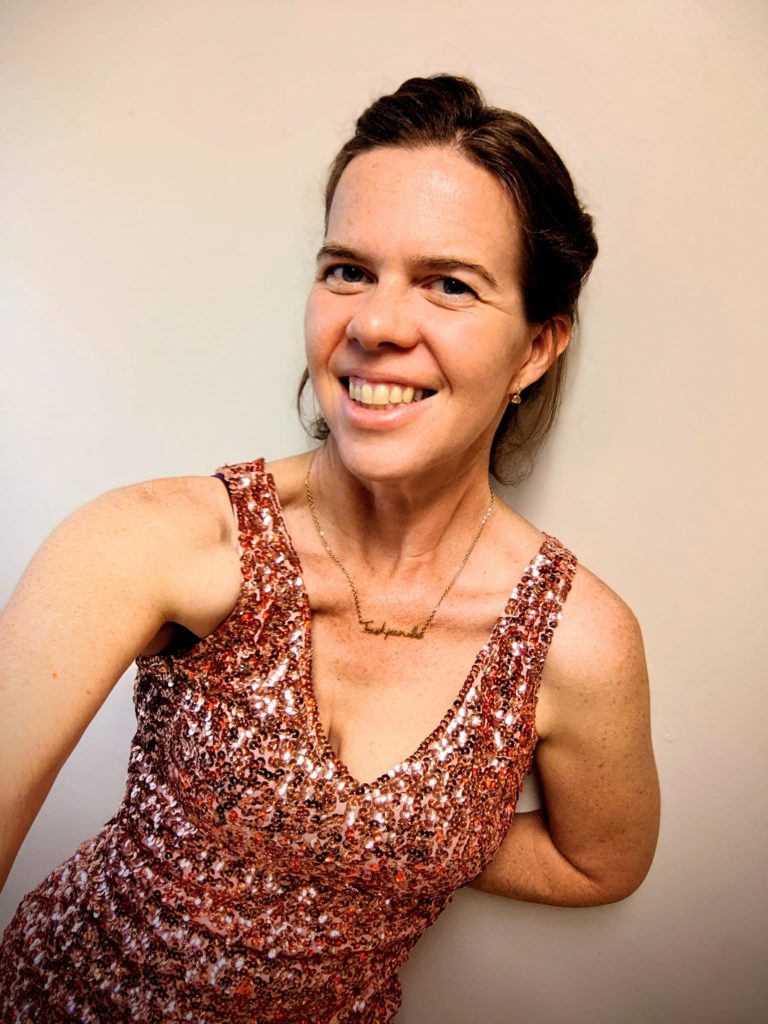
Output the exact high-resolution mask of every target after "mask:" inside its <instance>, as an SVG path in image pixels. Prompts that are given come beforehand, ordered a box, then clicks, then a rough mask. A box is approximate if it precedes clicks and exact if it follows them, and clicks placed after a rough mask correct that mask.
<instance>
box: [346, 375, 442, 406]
mask: <svg viewBox="0 0 768 1024" xmlns="http://www.w3.org/2000/svg"><path fill="white" fill-rule="evenodd" d="M349 397H350V398H352V399H354V401H355V402H362V404H363V405H401V404H403V405H407V404H408V403H409V402H418V401H420V400H421V399H422V398H423V397H424V391H423V389H422V388H412V387H405V388H404V387H401V385H400V384H371V383H369V381H367V380H363V379H362V377H350V378H349Z"/></svg>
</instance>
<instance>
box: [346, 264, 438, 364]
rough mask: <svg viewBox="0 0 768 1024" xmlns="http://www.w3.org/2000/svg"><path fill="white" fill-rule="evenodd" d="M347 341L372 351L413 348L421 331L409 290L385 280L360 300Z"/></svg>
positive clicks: (348, 329)
mask: <svg viewBox="0 0 768 1024" xmlns="http://www.w3.org/2000/svg"><path fill="white" fill-rule="evenodd" d="M346 333H347V338H348V339H349V340H350V341H356V342H358V344H360V345H362V347H363V348H365V349H369V350H371V351H373V350H375V349H377V348H379V347H380V346H381V345H395V346H397V347H398V348H412V347H413V346H414V345H415V344H416V343H417V342H418V340H419V337H420V330H419V326H418V323H417V319H416V316H415V311H414V310H413V308H412V302H411V296H410V294H409V292H408V289H407V287H406V286H404V285H401V284H399V283H396V282H391V283H386V282H382V281H381V280H379V281H377V282H376V284H375V285H373V286H372V287H371V288H369V289H367V290H366V291H365V292H364V293H362V294H361V295H360V296H359V299H358V303H357V305H356V307H355V310H354V313H353V315H352V317H351V318H350V320H349V322H348V323H347V331H346Z"/></svg>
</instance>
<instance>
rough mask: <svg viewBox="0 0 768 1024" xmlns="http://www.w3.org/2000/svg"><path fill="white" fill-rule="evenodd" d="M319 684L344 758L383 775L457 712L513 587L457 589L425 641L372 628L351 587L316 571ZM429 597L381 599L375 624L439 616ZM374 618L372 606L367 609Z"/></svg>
mask: <svg viewBox="0 0 768 1024" xmlns="http://www.w3.org/2000/svg"><path fill="white" fill-rule="evenodd" d="M309 581H310V584H311V588H310V589H309V594H310V602H311V608H312V617H311V650H312V657H311V683H312V689H313V694H314V698H315V702H316V705H317V711H318V717H319V721H320V724H321V726H322V729H323V731H324V733H325V736H326V737H327V740H328V742H329V744H330V746H331V748H332V750H333V751H334V753H335V754H336V756H337V757H338V758H339V759H340V760H341V761H342V762H343V763H344V764H345V765H346V767H347V768H348V770H349V771H350V773H351V774H352V775H353V776H354V777H355V778H357V779H359V780H361V781H369V780H372V779H375V778H378V777H379V776H380V775H382V774H383V773H385V772H386V771H388V770H389V769H390V768H391V767H393V766H394V765H395V764H398V763H399V762H401V761H403V760H404V759H405V758H408V757H410V756H411V755H412V754H413V753H414V751H415V750H416V749H417V748H418V747H419V746H420V744H422V743H423V742H424V741H425V740H426V739H427V738H428V737H429V736H430V735H431V734H432V733H433V732H434V730H436V729H437V728H438V727H439V726H440V724H441V722H442V721H443V719H444V718H445V717H446V715H447V714H448V713H449V712H450V711H451V710H452V709H453V706H454V703H455V702H456V701H458V700H459V699H460V698H461V697H462V695H463V693H464V691H465V690H466V686H467V684H468V682H469V678H470V676H471V675H472V673H473V670H474V669H475V668H476V663H477V662H478V661H482V660H483V657H484V652H483V648H484V646H485V645H486V644H487V643H488V641H489V638H490V637H491V636H492V634H493V632H494V629H495V626H496V622H497V619H498V617H499V615H500V613H501V611H502V610H503V609H504V606H505V603H506V601H507V598H508V596H509V595H508V594H506V593H505V592H504V591H499V592H496V591H491V592H488V591H487V590H485V591H484V590H481V589H480V590H479V589H477V588H475V589H473V588H472V587H471V586H469V587H464V588H462V589H459V590H457V593H456V594H455V595H454V594H452V595H451V598H452V599H451V600H447V601H446V602H445V604H444V606H443V607H441V609H440V615H439V616H437V617H436V620H435V621H434V622H433V623H432V624H431V625H430V627H429V628H428V629H427V631H426V632H425V634H424V636H423V637H422V638H421V639H414V638H410V637H403V636H397V635H392V636H386V635H385V634H384V633H379V634H369V633H366V632H365V631H364V630H363V628H362V627H361V626H360V624H359V622H358V621H357V615H356V613H355V610H354V604H353V601H352V599H351V596H350V593H349V591H348V590H347V589H345V587H344V586H343V581H341V585H340V583H339V581H337V580H334V579H333V578H332V576H330V577H329V576H328V575H324V576H323V575H322V574H317V575H310V578H309ZM427 602H428V596H427V595H423V594H419V593H414V594H412V595H409V596H408V597H406V598H405V599H403V598H400V599H397V598H396V599H392V598H390V599H389V601H386V602H385V601H383V600H382V601H381V602H380V603H378V604H377V602H372V603H371V604H372V606H371V608H370V614H371V616H373V617H374V618H373V623H374V626H377V627H378V626H380V625H381V624H382V623H384V622H386V623H387V625H388V626H390V627H392V628H397V629H402V630H404V631H406V632H407V631H409V630H410V629H411V627H412V626H414V625H420V624H422V623H423V622H424V621H425V619H426V617H427V616H428V614H429V611H430V609H429V607H428V604H427ZM365 614H366V617H367V610H366V612H365Z"/></svg>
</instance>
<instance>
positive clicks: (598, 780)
mask: <svg viewBox="0 0 768 1024" xmlns="http://www.w3.org/2000/svg"><path fill="white" fill-rule="evenodd" d="M649 712H650V701H649V692H648V676H647V671H646V666H645V656H644V653H643V642H642V637H641V634H640V628H639V626H638V623H637V620H636V619H635V617H634V615H633V614H632V612H631V611H630V609H629V608H627V606H626V605H625V604H624V603H623V602H622V601H621V600H620V599H619V598H618V597H617V596H616V595H615V594H614V593H613V592H612V591H611V590H609V589H608V588H607V587H606V586H605V585H604V584H602V583H601V582H600V581H599V580H598V579H597V578H596V577H594V576H592V574H591V573H589V572H587V571H586V570H584V569H580V570H579V571H578V572H577V574H576V577H575V579H574V585H573V590H572V593H571V595H570V597H569V599H568V602H567V603H566V606H565V610H564V614H563V617H562V621H561V623H560V625H559V626H558V628H557V630H556V632H555V638H554V640H553V643H552V648H551V650H550V652H549V655H548V658H547V662H546V665H545V670H544V675H543V677H542V682H541V688H540V697H539V707H538V709H537V730H538V732H539V743H538V745H537V748H536V764H537V768H538V771H539V776H540V779H541V785H542V794H543V798H544V807H543V808H542V809H541V810H537V811H530V812H525V813H520V814H516V815H515V817H514V818H513V820H512V825H511V827H510V829H509V831H508V833H507V835H506V837H505V838H504V840H503V842H502V844H501V846H500V847H499V849H498V851H497V852H496V854H495V856H494V858H493V860H492V861H491V862H490V864H489V865H488V867H487V868H486V869H485V871H483V872H482V874H480V875H479V876H478V877H477V878H476V879H474V880H473V881H472V882H470V883H469V884H470V885H471V886H473V887H474V888H477V889H482V890H483V891H485V892H491V893H497V894H499V895H503V896H508V897H510V898H512V899H519V900H529V901H531V902H535V903H551V904H555V905H558V906H568V907H585V906H598V905H600V904H603V903H614V902H616V901H617V900H621V899H624V898H625V897H627V896H629V895H630V893H632V892H634V891H635V889H637V887H638V886H639V885H640V883H641V882H642V881H643V879H644V878H645V876H646V874H647V873H648V869H649V868H650V865H651V861H652V859H653V854H654V851H655V848H656V840H657V838H658V832H659V784H658V777H657V774H656V766H655V763H654V758H653V749H652V747H651V737H650V714H649Z"/></svg>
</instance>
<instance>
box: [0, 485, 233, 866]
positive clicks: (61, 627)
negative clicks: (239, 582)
mask: <svg viewBox="0 0 768 1024" xmlns="http://www.w3.org/2000/svg"><path fill="white" fill-rule="evenodd" d="M206 487H209V485H207V484H204V485H198V484H196V483H194V482H192V481H191V480H187V481H185V480H183V479H182V480H179V481H172V480H165V481H152V482H150V483H148V484H140V485H136V486H133V487H127V488H122V489H120V490H117V491H112V492H110V493H108V494H106V495H104V496H102V497H101V498H98V499H96V500H95V501H93V502H90V503H89V504H88V505H85V506H84V507H83V508H81V509H79V510H78V511H77V512H75V513H74V514H73V515H71V516H70V517H69V518H68V519H66V520H65V521H64V522H63V523H62V524H61V525H60V526H59V527H58V528H57V529H56V530H55V531H54V532H53V534H51V536H50V537H49V538H48V540H46V541H45V543H44V544H43V545H42V547H41V548H40V550H39V551H38V552H37V554H36V555H35V557H34V558H33V559H32V561H31V563H30V565H29V567H28V568H27V570H26V572H25V573H24V576H23V577H22V579H21V581H20V583H19V585H18V587H17V588H16V590H15V592H14V594H13V595H12V597H11V600H10V602H9V604H8V606H7V608H6V609H5V611H4V612H3V614H2V616H0V722H2V726H0V728H1V730H2V732H1V734H0V813H2V816H3V823H2V828H0V832H2V833H4V834H5V838H4V839H3V846H4V847H5V844H6V842H7V843H8V844H9V846H10V848H11V853H10V856H11V857H12V856H13V855H14V854H15V848H16V846H17V845H18V844H19V843H20V842H21V840H22V839H23V836H24V834H25V833H26V830H27V829H28V827H29V825H30V824H31V821H32V820H33V819H34V816H35V814H36V813H37V810H38V809H39V806H40V804H41V803H42V800H43V799H44V797H45V795H46V793H47V792H48V789H49V788H50V786H51V784H52V782H53V780H54V778H55V776H56V774H57V772H58V771H59V769H60V767H61V765H62V764H63V762H64V761H65V760H66V758H67V756H68V755H69V753H70V752H71V750H72V749H73V747H74V746H75V744H76V743H77V741H78V739H79V738H80V736H81V735H82V732H83V730H84V729H85V727H86V726H87V724H88V722H89V721H90V720H91V718H92V717H93V716H94V714H95V713H96V711H97V710H98V708H99V707H100V705H101V704H102V702H103V701H104V699H105V698H106V696H107V694H108V693H109V691H110V690H111V688H112V687H113V686H114V684H115V683H116V682H117V680H118V679H119V678H120V676H121V675H122V674H123V672H125V670H126V669H127V668H128V666H129V665H130V663H131V662H132V661H133V660H134V658H135V657H136V656H137V654H138V653H140V652H141V651H142V650H143V649H144V647H145V646H146V645H147V643H148V642H149V640H150V639H151V638H152V637H153V636H154V635H155V634H156V633H157V631H158V630H159V629H160V627H161V626H162V625H163V623H164V622H166V621H183V620H184V618H185V617H186V618H187V620H188V621H187V622H185V623H184V624H186V625H189V626H190V628H194V626H195V623H196V622H197V621H202V620H203V619H204V618H205V616H206V615H208V617H209V618H211V617H212V618H213V619H214V620H215V618H216V615H217V614H218V610H217V608H216V602H217V601H218V602H219V603H222V608H221V613H222V617H223V615H224V614H225V613H226V608H225V607H223V604H225V603H226V600H227V599H228V598H227V595H226V594H225V593H224V592H222V589H221V587H219V588H218V589H217V588H216V587H212V586H211V584H212V582H213V581H212V579H211V577H212V576H214V577H215V576H216V574H217V572H218V565H219V561H221V571H222V572H223V571H225V559H226V555H225V556H224V560H222V559H221V558H220V556H218V555H216V552H219V551H222V550H223V551H225V552H226V550H227V548H226V538H225V537H223V534H224V532H225V524H224V523H223V522H222V521H221V520H220V517H219V511H220V510H221V506H220V505H219V506H218V507H214V506H213V505H211V504H207V498H206V494H207V493H208V491H206ZM213 487H215V488H217V489H218V490H217V491H214V490H213V489H212V488H210V495H211V501H212V502H213V501H214V500H217V499H218V498H219V494H218V492H219V491H220V492H222V493H224V489H223V488H222V487H221V485H220V483H219V482H218V481H214V482H213ZM214 496H215V498H214ZM225 500H226V496H225ZM230 550H231V549H230ZM217 559H219V561H217ZM222 578H223V577H222ZM227 578H228V577H227ZM211 595H213V596H211ZM211 602H213V606H212V605H211ZM215 624H216V622H215V621H213V622H212V623H211V627H213V625H215ZM2 852H3V853H4V854H5V857H6V859H7V857H8V854H7V851H6V850H5V849H4V850H3V851H2ZM0 860H2V858H0ZM7 866H9V865H7V864H5V865H4V864H3V863H0V875H1V874H2V870H3V867H7Z"/></svg>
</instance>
